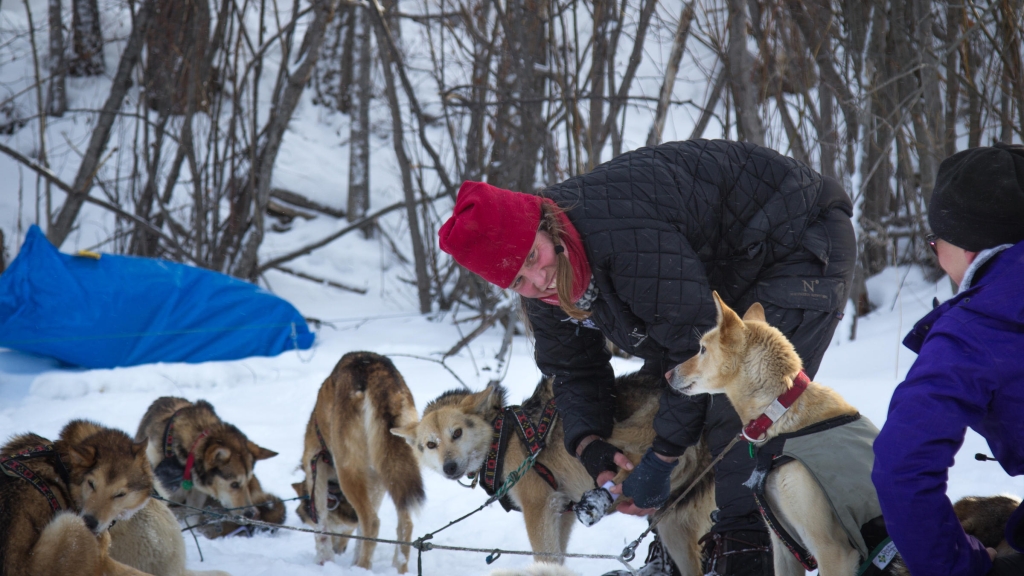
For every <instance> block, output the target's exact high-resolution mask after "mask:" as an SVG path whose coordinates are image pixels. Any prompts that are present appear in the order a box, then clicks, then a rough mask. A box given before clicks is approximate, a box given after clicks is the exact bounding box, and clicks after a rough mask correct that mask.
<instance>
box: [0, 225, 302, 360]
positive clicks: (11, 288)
mask: <svg viewBox="0 0 1024 576" xmlns="http://www.w3.org/2000/svg"><path fill="white" fill-rule="evenodd" d="M312 345H313V334H312V333H311V332H310V331H309V328H308V327H307V326H306V321H305V320H304V319H303V317H302V315H301V314H299V312H298V311H297V310H296V309H295V307H293V306H292V305H291V304H289V303H288V302H287V301H285V300H283V299H281V298H279V297H277V296H275V295H273V294H271V293H270V292H267V291H266V290H263V289H262V288H259V287H258V286H255V285H253V284H249V283H248V282H244V281H242V280H238V279H237V278H232V277H230V276H226V275H224V274H220V273H217V272H212V271H209V270H204V269H201V268H195V267H193V266H186V265H183V264H175V263H173V262H167V261H164V260H157V259H153V258H136V257H131V256H117V255H109V254H104V255H102V256H101V257H99V258H98V259H96V258H87V257H79V256H70V255H67V254H62V253H61V252H59V251H58V250H57V249H56V248H55V247H54V246H53V245H52V244H50V242H49V241H48V240H47V239H46V236H45V235H43V232H42V230H40V229H39V228H38V227H37V226H32V228H31V229H29V231H28V235H27V236H26V237H25V244H24V245H23V246H22V248H21V252H19V254H18V257H17V258H15V260H14V262H12V263H11V266H10V267H9V268H8V269H7V270H6V271H4V273H3V274H2V275H0V347H6V348H13V349H15V350H21V351H23V352H31V353H34V354H41V355H44V356H52V357H54V358H57V359H58V360H61V361H63V362H66V363H68V364H72V365H75V366H83V367H86V368H112V367H114V366H134V365H136V364H145V363H148V362H205V361H208V360H233V359H237V358H244V357H247V356H273V355H276V354H280V353H281V352H284V351H285V350H293V349H307V348H309V347H310V346H312Z"/></svg>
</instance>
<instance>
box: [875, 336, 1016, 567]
mask: <svg viewBox="0 0 1024 576" xmlns="http://www.w3.org/2000/svg"><path fill="white" fill-rule="evenodd" d="M937 328H938V327H937ZM989 337H991V335H990V336H989ZM985 341H986V340H985V339H984V337H983V336H980V335H978V334H977V333H976V331H975V330H974V327H973V326H972V325H970V324H962V325H959V326H957V327H956V330H955V331H953V330H949V331H943V332H938V333H934V332H933V334H932V335H931V337H930V338H929V339H928V340H926V342H925V344H924V346H923V348H922V349H921V354H920V356H918V358H917V361H915V362H914V366H913V367H912V368H911V369H910V372H909V373H908V374H907V379H906V380H905V381H904V382H903V383H902V384H900V385H899V386H898V387H897V388H896V391H895V392H894V393H893V397H892V401H891V403H890V405H889V415H888V418H887V420H886V422H885V426H883V427H882V431H881V433H880V434H879V435H878V438H877V439H876V440H875V444H874V450H875V463H874V467H873V470H872V474H871V478H872V481H873V482H874V484H875V488H876V490H877V492H878V499H879V502H880V503H881V506H882V513H883V514H884V515H885V524H886V526H887V527H888V530H889V536H890V537H892V539H893V542H894V543H895V544H896V547H897V549H899V551H900V553H901V554H902V555H903V558H904V560H905V561H906V564H907V568H909V569H910V572H911V573H913V574H929V575H934V576H940V575H944V574H950V575H952V574H958V575H964V576H982V575H983V574H985V573H987V572H988V571H989V569H990V568H991V566H992V562H991V561H990V560H989V557H988V554H987V552H986V551H985V547H984V545H982V544H981V543H980V542H979V541H978V540H977V539H975V538H974V537H973V536H968V535H967V534H965V533H964V530H963V528H962V527H961V526H960V523H959V522H958V521H957V518H956V516H955V515H954V514H953V506H952V504H951V503H950V501H949V498H948V497H947V496H946V484H947V480H948V477H949V468H950V466H952V465H953V457H954V455H955V454H956V453H957V451H958V450H959V449H960V446H961V445H962V444H963V441H964V435H965V432H966V429H967V427H968V426H972V425H975V424H977V423H978V422H979V421H980V420H981V418H982V417H983V416H984V414H985V412H986V409H987V405H988V404H989V402H990V401H991V399H992V392H991V390H994V389H995V388H994V387H997V386H998V384H997V383H996V382H993V381H992V378H991V377H990V376H988V375H989V374H990V373H991V368H990V367H991V366H993V365H998V363H999V362H998V360H997V359H996V358H993V357H992V354H991V352H990V351H988V350H987V348H986V346H984V345H983V342H985Z"/></svg>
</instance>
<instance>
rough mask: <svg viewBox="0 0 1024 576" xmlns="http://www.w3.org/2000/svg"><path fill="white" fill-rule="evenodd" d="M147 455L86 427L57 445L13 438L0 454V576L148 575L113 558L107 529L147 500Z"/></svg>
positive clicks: (64, 433) (117, 435) (63, 435)
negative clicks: (109, 551)
mask: <svg viewBox="0 0 1024 576" xmlns="http://www.w3.org/2000/svg"><path fill="white" fill-rule="evenodd" d="M145 449H146V443H145V442H141V443H133V442H132V440H131V438H129V437H128V435H127V434H125V433H124V432H121V431H120V430H114V429H111V428H105V427H103V426H100V425H98V424H95V423H92V422H88V421H86V420H74V421H72V422H70V423H69V424H68V425H67V426H65V427H64V429H63V430H61V432H60V436H59V437H58V439H57V441H56V442H51V441H49V440H47V439H46V438H43V437H41V436H37V435H35V434H20V435H17V436H14V437H12V438H11V439H10V440H9V441H8V442H7V444H6V445H4V446H3V447H2V448H0V458H2V460H0V575H2V576H15V575H18V576H20V575H23V574H27V575H30V576H43V575H45V576H51V575H53V576H64V575H67V576H75V575H81V574H89V575H90V576H91V575H93V574H103V575H110V576H114V575H136V576H138V575H141V574H143V573H142V572H139V571H137V570H135V569H133V568H130V567H129V566H126V565H124V564H121V563H120V562H118V561H116V560H114V559H112V558H111V557H110V556H109V555H108V549H109V546H110V533H109V532H108V528H110V527H111V526H112V525H113V524H114V523H115V522H117V521H124V520H127V519H128V518H130V517H131V516H132V515H133V514H135V513H136V512H138V511H139V510H140V509H142V508H143V506H145V505H146V503H147V502H148V501H149V499H150V498H149V495H150V493H151V492H152V490H153V475H152V472H151V471H150V469H149V464H148V463H147V462H146V456H145ZM179 538H180V536H179Z"/></svg>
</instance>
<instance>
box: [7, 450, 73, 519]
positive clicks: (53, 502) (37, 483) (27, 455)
mask: <svg viewBox="0 0 1024 576" xmlns="http://www.w3.org/2000/svg"><path fill="white" fill-rule="evenodd" d="M44 457H53V458H56V459H57V462H56V466H54V468H55V469H56V470H57V473H58V474H59V475H60V477H61V480H63V481H64V483H65V484H67V483H69V482H70V476H69V474H68V469H67V467H65V466H64V461H63V460H61V459H60V452H58V451H57V450H56V449H55V448H54V447H53V445H52V444H46V445H40V446H34V447H32V448H26V449H25V450H21V451H20V452H17V453H15V454H14V455H12V456H0V470H2V471H3V473H4V474H5V475H7V476H10V477H12V478H21V479H22V480H25V481H26V482H28V483H29V484H32V486H33V487H34V488H35V489H36V490H38V491H39V493H40V494H42V495H43V497H44V498H46V501H47V502H48V503H49V504H50V508H52V509H53V512H54V514H56V513H57V512H60V511H61V510H63V508H62V507H61V505H60V501H58V500H57V497H56V496H55V495H54V494H53V490H51V489H50V486H49V485H47V483H46V481H45V480H43V479H42V478H40V477H39V475H38V474H36V473H35V472H33V471H32V469H31V468H29V467H28V466H26V465H25V464H23V463H22V462H21V461H22V460H29V459H32V458H44Z"/></svg>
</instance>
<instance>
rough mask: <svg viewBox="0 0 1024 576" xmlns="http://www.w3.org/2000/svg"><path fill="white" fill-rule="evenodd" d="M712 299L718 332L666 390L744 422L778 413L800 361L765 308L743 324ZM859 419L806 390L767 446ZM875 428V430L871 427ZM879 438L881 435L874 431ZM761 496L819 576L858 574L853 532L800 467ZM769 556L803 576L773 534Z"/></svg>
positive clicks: (773, 477)
mask: <svg viewBox="0 0 1024 576" xmlns="http://www.w3.org/2000/svg"><path fill="white" fill-rule="evenodd" d="M714 299H715V307H716V309H717V312H718V325H717V326H716V327H715V328H713V329H711V330H710V331H709V332H707V333H706V334H705V335H704V336H703V338H701V348H700V352H699V353H698V354H697V355H696V356H694V357H693V358H691V359H690V360H687V361H686V362H684V363H683V364H680V365H679V366H677V367H675V368H674V369H673V370H672V371H671V372H670V373H669V374H668V376H669V383H670V384H671V385H672V386H673V387H674V388H676V389H677V390H679V391H681V392H683V393H685V394H699V393H704V392H707V393H712V394H715V393H725V395H726V396H728V397H729V401H730V402H732V405H733V406H734V407H735V408H736V412H737V413H739V416H740V419H741V420H742V421H743V422H750V421H752V420H755V419H757V418H758V417H759V416H760V415H762V414H766V413H773V410H771V409H770V407H771V408H774V407H775V404H776V398H778V397H779V396H781V395H783V394H784V393H786V392H787V391H788V390H790V388H791V387H792V386H793V382H794V378H795V377H796V376H797V375H798V374H800V373H801V368H802V365H801V361H800V357H799V356H798V355H797V353H796V351H795V350H794V349H793V346H792V344H790V342H789V341H788V340H787V339H786V338H785V336H783V335H782V333H781V332H779V331H778V330H777V329H776V328H774V327H772V326H770V325H768V324H767V323H766V322H765V316H764V308H763V307H762V306H761V305H760V304H756V303H755V304H754V305H752V306H751V307H750V309H749V310H747V312H746V314H745V315H744V316H743V318H742V319H741V318H740V317H739V316H738V315H737V314H736V313H735V312H733V311H732V310H730V309H729V307H728V306H726V305H725V304H724V303H723V302H722V300H721V298H719V297H718V294H717V293H715V294H714ZM856 414H857V410H856V409H855V408H854V407H853V406H851V405H850V404H848V403H847V402H846V401H845V400H843V398H842V397H841V396H840V395H839V394H838V393H837V392H835V391H834V390H832V389H830V388H827V387H825V386H822V385H821V384H818V383H816V382H809V383H807V388H806V390H804V391H803V392H802V393H801V394H800V395H799V396H798V397H797V398H796V399H795V401H793V403H792V405H791V406H789V408H788V410H785V411H784V412H783V413H782V414H781V416H779V415H777V414H775V419H774V423H773V424H771V425H770V427H769V428H768V429H767V434H766V436H765V437H764V438H763V440H764V441H768V440H771V439H772V438H774V437H775V436H777V435H779V434H782V433H787V432H794V431H797V430H801V429H805V428H807V427H809V426H811V425H813V424H818V423H822V422H825V421H827V420H830V419H833V418H837V417H844V416H850V417H853V416H854V415H856ZM867 425H868V423H865V426H867ZM870 428H871V429H874V427H873V425H872V426H870ZM874 434H876V435H877V429H874ZM868 445H869V446H870V444H868ZM845 448H846V446H845V445H838V446H835V447H833V450H834V451H836V452H839V453H840V455H839V456H837V457H838V458H840V459H842V458H846V457H848V455H846V454H842V453H841V452H842V450H844V449H845ZM868 451H869V452H870V449H869V450H868ZM870 470H871V466H870V463H868V464H867V468H866V470H862V471H861V472H862V475H864V476H865V477H866V478H867V491H869V492H870V496H873V497H874V503H873V504H871V506H874V507H877V495H875V492H874V487H873V486H872V485H871V484H870V477H869V475H870ZM752 480H753V478H752ZM764 494H765V498H766V500H767V502H768V503H769V504H770V508H771V509H772V510H773V511H774V513H775V514H776V515H777V516H778V518H779V520H780V521H781V523H782V524H783V525H784V526H788V527H790V528H791V529H792V531H794V532H795V534H793V535H794V536H795V537H796V538H798V539H799V540H800V541H801V542H802V543H803V546H804V547H805V548H806V549H807V550H808V551H809V552H810V553H811V554H812V555H813V557H814V559H816V560H817V563H818V566H819V573H820V574H821V575H822V576H831V575H839V574H842V575H852V574H854V573H856V571H857V567H858V564H859V562H860V558H859V553H858V549H857V548H855V547H854V546H853V545H852V544H851V537H850V534H849V531H848V530H844V527H843V524H842V521H841V520H840V518H839V517H838V516H837V515H836V514H835V513H834V512H833V510H832V505H831V504H830V500H829V498H828V496H827V495H826V494H825V492H824V491H823V489H822V488H821V486H820V484H819V483H818V481H817V480H816V478H815V476H814V475H813V474H812V472H811V471H809V470H808V469H807V468H806V467H805V466H804V463H803V461H802V460H800V459H794V460H791V461H789V462H788V463H785V464H782V465H781V466H779V467H777V468H774V469H772V471H771V473H770V474H768V476H767V478H765V483H764ZM792 533H793V532H791V534H792ZM772 548H773V551H774V562H775V574H777V575H778V576H787V575H796V574H799V575H802V574H804V568H803V567H802V566H801V565H800V563H799V562H798V561H797V559H796V557H795V556H794V555H793V554H791V553H790V552H789V550H788V549H787V546H786V545H785V544H784V543H783V542H782V541H781V540H780V539H779V537H778V535H777V534H776V533H775V531H774V530H773V531H772Z"/></svg>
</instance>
